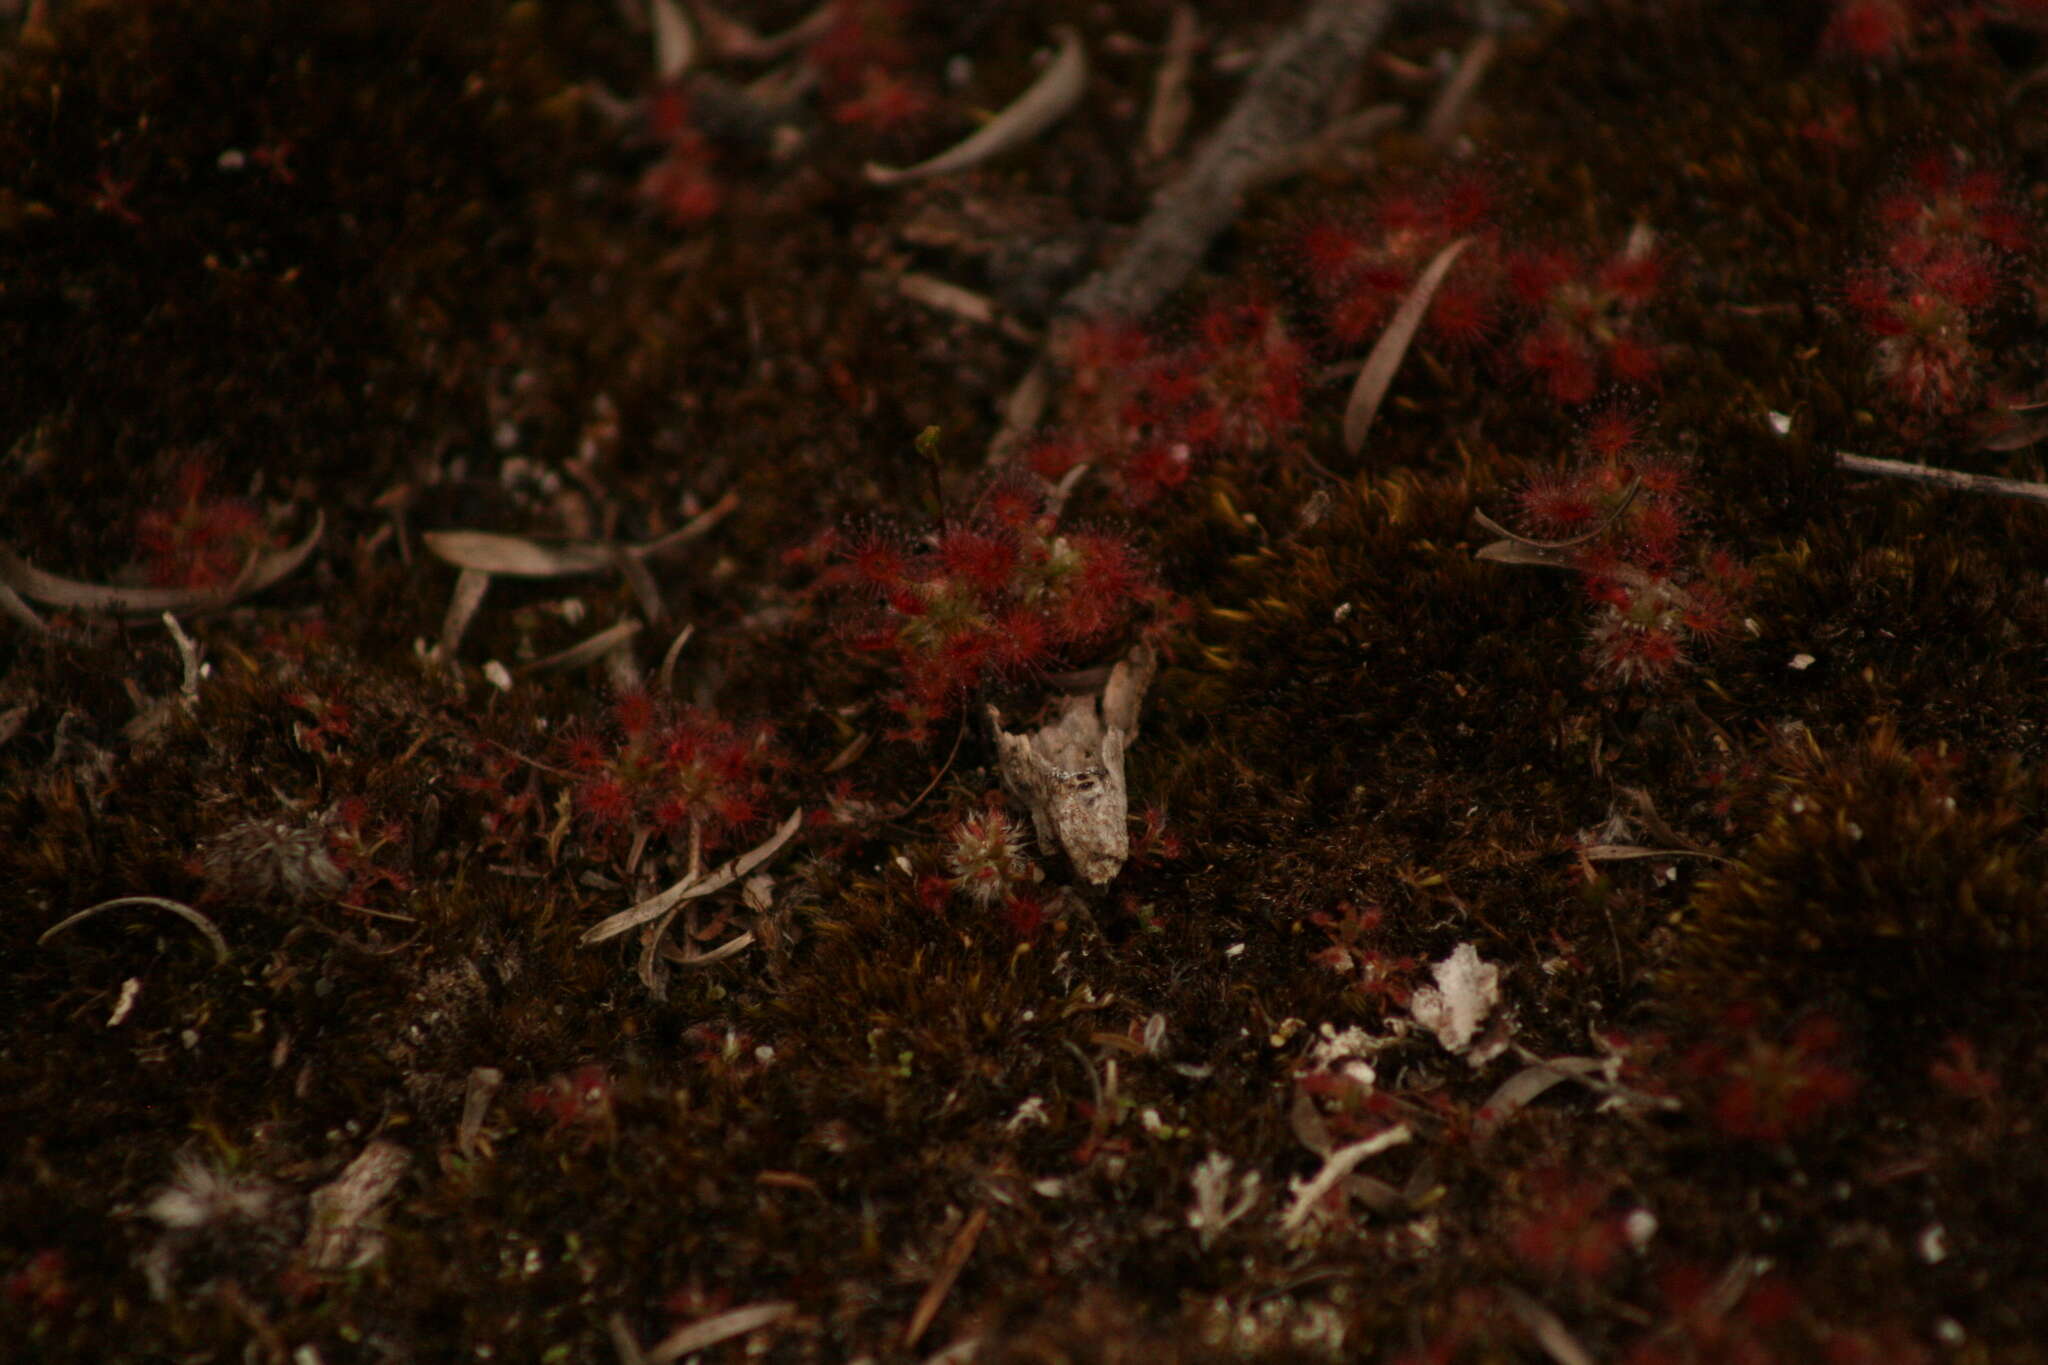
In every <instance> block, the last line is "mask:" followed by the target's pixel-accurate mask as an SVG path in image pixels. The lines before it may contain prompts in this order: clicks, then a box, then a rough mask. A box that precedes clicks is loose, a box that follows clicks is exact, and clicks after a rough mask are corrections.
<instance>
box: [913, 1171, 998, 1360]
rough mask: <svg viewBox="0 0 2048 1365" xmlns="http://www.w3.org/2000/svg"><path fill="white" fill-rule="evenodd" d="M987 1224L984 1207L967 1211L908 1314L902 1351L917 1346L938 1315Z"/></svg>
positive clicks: (986, 1211) (985, 1208)
mask: <svg viewBox="0 0 2048 1365" xmlns="http://www.w3.org/2000/svg"><path fill="white" fill-rule="evenodd" d="M987 1226H988V1209H987V1207H986V1206H984V1207H982V1208H978V1209H976V1210H975V1211H974V1212H973V1213H971V1214H969V1215H968V1216H967V1221H966V1222H965V1223H963V1224H962V1225H961V1227H960V1231H959V1232H957V1233H955V1234H954V1235H953V1244H952V1245H951V1246H949V1247H947V1248H946V1258H945V1259H944V1260H943V1261H941V1262H939V1273H938V1274H936V1275H934V1276H933V1277H932V1282H931V1285H930V1287H929V1288H927V1289H926V1290H925V1291H924V1297H923V1298H921V1299H919V1300H918V1301H917V1311H916V1312H914V1313H912V1314H911V1315H910V1326H909V1327H907V1328H906V1329H904V1332H903V1349H904V1350H906V1351H907V1350H909V1349H910V1348H911V1347H913V1346H915V1345H917V1339H918V1338H919V1337H921V1336H923V1335H924V1331H925V1328H927V1327H929V1326H931V1325H932V1319H933V1318H936V1317H937V1316H938V1315H939V1306H940V1305H941V1304H943V1303H945V1301H946V1295H947V1294H949V1293H951V1292H952V1289H953V1281H955V1280H957V1279H959V1278H960V1271H961V1270H962V1269H963V1268H964V1267H965V1266H966V1265H967V1258H968V1257H969V1256H972V1255H973V1254H974V1244H975V1243H976V1242H978V1241H980V1240H981V1230H982V1229H983V1228H985V1227H987Z"/></svg>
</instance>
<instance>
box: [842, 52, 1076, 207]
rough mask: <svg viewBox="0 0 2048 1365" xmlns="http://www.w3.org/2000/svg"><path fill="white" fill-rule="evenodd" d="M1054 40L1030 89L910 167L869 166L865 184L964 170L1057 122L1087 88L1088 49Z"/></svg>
mask: <svg viewBox="0 0 2048 1365" xmlns="http://www.w3.org/2000/svg"><path fill="white" fill-rule="evenodd" d="M1059 40H1060V50H1059V53H1058V55H1057V56H1055V57H1054V58H1053V59H1052V63H1051V64H1050V65H1049V66H1047V67H1046V68H1045V70H1044V71H1043V72H1041V73H1040V74H1039V77H1038V79H1037V80H1035V81H1033V82H1032V83H1031V88H1030V89H1028V90H1026V91H1025V92H1024V93H1023V94H1022V95H1019V96H1018V97H1017V99H1016V101H1015V102H1014V103H1012V104H1011V105H1010V106H1009V108H1007V109H1005V110H1003V112H1002V113H1000V114H997V115H996V116H995V117H994V118H992V119H990V120H989V121H988V122H987V123H985V124H983V125H982V126H981V128H979V129H978V130H976V131H975V132H974V133H973V134H971V135H970V136H969V137H967V138H966V139H965V140H964V141H962V142H959V143H957V144H955V145H954V146H952V147H949V148H948V149H946V150H945V151H943V152H940V153H939V154H938V155H937V156H935V157H932V158H931V159H930V160H927V161H920V162H918V163H917V164H916V165H915V166H879V165H876V164H874V163H873V162H870V163H868V167H867V177H868V180H869V181H870V182H872V183H874V184H877V185H895V184H900V183H902V182H903V181H906V180H921V179H923V178H925V177H926V176H933V175H950V174H952V173H953V172H954V171H964V170H966V169H967V168H968V167H970V166H977V165H980V164H981V163H982V162H984V161H986V160H988V159H989V158H990V157H992V156H996V155H999V154H1000V153H1003V152H1006V151H1008V150H1009V149H1010V148H1012V147H1017V146H1021V145H1022V144H1024V143H1026V142H1029V141H1030V140H1031V139H1032V138H1035V137H1037V136H1038V135H1039V134H1040V133H1042V132H1044V131H1045V130H1046V129H1047V128H1050V127H1051V126H1052V125H1053V124H1055V123H1057V122H1059V121H1060V119H1061V118H1063V117H1065V115H1066V113H1067V111H1068V110H1070V109H1072V108H1073V107H1074V105H1075V104H1076V103H1077V102H1079V100H1080V98H1081V92H1082V91H1083V90H1084V89H1086V88H1087V85H1088V50H1087V47H1086V45H1084V44H1083V43H1082V41H1081V35H1080V34H1079V33H1078V32H1077V31H1075V30H1074V29H1072V28H1066V27H1062V28H1061V29H1060V30H1059Z"/></svg>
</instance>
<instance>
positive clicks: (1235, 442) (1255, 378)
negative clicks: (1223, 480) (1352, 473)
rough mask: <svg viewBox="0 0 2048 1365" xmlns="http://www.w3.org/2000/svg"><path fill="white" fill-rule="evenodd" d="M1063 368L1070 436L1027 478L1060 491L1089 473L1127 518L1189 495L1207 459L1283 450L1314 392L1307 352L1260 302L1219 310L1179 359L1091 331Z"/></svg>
mask: <svg viewBox="0 0 2048 1365" xmlns="http://www.w3.org/2000/svg"><path fill="white" fill-rule="evenodd" d="M1062 360H1063V362H1064V364H1065V366H1066V369H1067V372H1068V382H1067V384H1066V385H1065V387H1064V389H1063V391H1062V393H1061V397H1060V415H1061V421H1060V424H1059V426H1058V427H1057V428H1056V429H1055V430H1054V431H1053V433H1052V434H1050V435H1049V436H1047V437H1046V438H1045V439H1043V440H1041V441H1039V442H1038V443H1036V444H1035V445H1033V446H1032V447H1031V448H1030V449H1029V450H1027V451H1026V452H1025V454H1024V457H1023V460H1024V464H1025V467H1026V468H1028V469H1029V470H1030V471H1031V472H1032V473H1033V474H1034V475H1036V476H1037V477H1038V478H1040V479H1043V480H1044V481H1046V482H1047V483H1055V484H1056V483H1058V482H1059V481H1060V479H1061V478H1062V477H1064V476H1065V475H1066V474H1067V472H1068V471H1069V470H1071V469H1073V468H1074V467H1076V466H1077V465H1081V464H1087V465H1090V466H1091V467H1093V468H1094V469H1095V470H1096V471H1097V472H1098V474H1099V475H1100V476H1101V477H1102V479H1103V481H1104V482H1105V483H1107V484H1108V485H1109V486H1110V487H1112V488H1113V489H1115V490H1116V492H1117V493H1118V495H1119V496H1120V497H1121V498H1122V500H1123V502H1124V504H1125V506H1127V507H1143V506H1145V505H1147V504H1149V503H1152V502H1154V501H1155V500H1157V499H1158V498H1160V497H1161V496H1163V495H1165V494H1167V493H1170V492H1171V491H1173V490H1174V489H1176V488H1179V487H1180V486H1181V485H1182V484H1184V483H1186V482H1187V479H1188V476H1189V474H1190V473H1191V472H1192V471H1193V469H1194V466H1195V463H1196V461H1197V459H1198V458H1199V457H1200V456H1202V455H1205V454H1209V453H1213V452H1217V451H1232V450H1234V451H1245V452H1251V453H1256V452H1259V451H1263V450H1267V449H1269V448H1272V447H1274V446H1277V445H1279V444H1281V443H1282V442H1284V441H1285V440H1287V439H1288V438H1289V437H1290V436H1291V435H1292V434H1293V432H1294V430H1295V429H1296V428H1297V427H1298V426H1299V425H1300V424H1301V419H1302V406H1303V396H1304V394H1305V393H1306V391H1307V387H1308V352H1307V350H1306V349H1305V348H1304V347H1303V346H1302V345H1301V343H1300V342H1299V341H1297V340H1296V339H1295V337H1294V335H1293V334H1292V333H1291V332H1290V331H1289V329H1288V326H1287V323H1286V320H1285V319H1284V318H1282V317H1281V315H1280V310H1279V309H1278V308H1277V307H1276V306H1275V305H1274V304H1273V303H1272V302H1270V301H1269V300H1267V299H1264V298H1260V297H1251V298H1241V299H1237V300H1234V301H1226V302H1222V303H1218V304H1216V305H1214V306H1212V307H1210V308H1209V309H1207V310H1206V311H1204V312H1203V313H1202V314H1201V315H1200V316H1199V317H1198V318H1197V319H1196V321H1195V325H1194V328H1193V336H1192V338H1191V339H1190V340H1189V341H1188V342H1186V343H1185V344H1184V345H1180V346H1176V347H1173V348H1172V349H1163V348H1162V347H1161V346H1160V345H1159V343H1158V342H1157V341H1155V340H1154V338H1153V337H1152V336H1151V335H1150V334H1149V333H1147V332H1146V331H1145V330H1144V329H1142V328H1140V327H1137V326H1135V325H1133V324H1130V323H1126V322H1120V321H1115V320H1108V319H1098V320H1095V321H1092V322H1089V323H1085V324H1083V325H1081V326H1080V327H1077V328H1076V329H1075V330H1074V331H1073V332H1072V334H1071V335H1070V336H1069V337H1068V338H1067V339H1066V341H1065V343H1064V345H1063V347H1062Z"/></svg>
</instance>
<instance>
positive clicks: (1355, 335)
mask: <svg viewBox="0 0 2048 1365" xmlns="http://www.w3.org/2000/svg"><path fill="white" fill-rule="evenodd" d="M1498 210H1499V204H1498V199H1497V196H1496V194H1495V193H1494V190H1493V187H1492V185H1491V184H1489V183H1488V182H1487V181H1486V180H1484V179H1482V178H1480V177H1477V176H1464V177H1458V178H1454V179H1451V180H1447V181H1444V182H1442V183H1440V184H1437V185H1434V186H1430V187H1428V188H1425V189H1422V190H1417V191H1408V192H1396V193H1392V194H1389V195H1387V196H1386V197H1384V198H1383V199H1381V200H1380V201H1379V202H1378V203H1377V204H1375V205H1373V206H1372V207H1371V209H1370V210H1368V211H1366V212H1362V213H1356V212H1354V213H1350V214H1339V215H1332V216H1326V217H1323V218H1320V219H1317V220H1315V221H1313V222H1311V223H1310V224H1309V225H1308V226H1307V227H1306V228H1305V229H1304V230H1303V231H1302V232H1301V233H1300V234H1299V235H1298V236H1297V237H1296V239H1295V242H1294V245H1293V252H1292V254H1293V256H1294V258H1295V261H1296V265H1297V269H1298V270H1299V272H1300V274H1301V275H1302V276H1304V277H1305V278H1306V280H1307V282H1308V286H1309V289H1310V291H1311V292H1312V294H1313V296H1314V298H1315V312H1316V315H1317V317H1318V319H1319V320H1320V322H1321V324H1322V326H1323V329H1324V330H1325V331H1326V332H1327V333H1328V334H1329V335H1330V337H1331V338H1332V339H1333V340H1335V341H1337V342H1339V343H1341V344H1343V345H1344V346H1346V347H1347V348H1355V347H1357V346H1358V345H1360V344H1362V343H1364V342H1367V341H1369V340H1371V339H1372V338H1373V337H1375V336H1377V335H1378V334H1379V333H1380V332H1381V331H1382V330H1384V328H1385V327H1386V325H1387V322H1388V320H1389V319H1390V318H1391V317H1392V316H1393V312H1394V309H1395V308H1397V307H1398V306H1400V303H1401V300H1402V299H1403V298H1404V297H1406V296H1407V294H1408V292H1409V290H1410V289H1411V288H1413V286H1414V284H1415V280H1416V277H1417V276H1418V275H1420V274H1421V273H1422V271H1423V269H1424V268H1425V267H1426V266H1428V264H1429V262H1430V260H1431V258H1433V257H1434V256H1435V255H1436V254H1437V252H1439V251H1441V250H1442V249H1443V248H1444V247H1446V246H1448V245H1449V244H1450V243H1451V242H1453V241H1455V240H1456V239H1458V238H1460V237H1464V236H1468V235H1472V236H1476V237H1477V238H1478V240H1477V241H1475V242H1474V243H1473V245H1472V246H1471V247H1469V248H1467V249H1466V251H1465V252H1464V253H1463V254H1462V255H1461V256H1460V257H1459V258H1458V260H1457V263H1456V264H1454V265H1453V266H1452V267H1451V270H1450V273H1449V274H1448V275H1446V276H1445V277H1444V281H1443V284H1442V285H1441V286H1439V288H1438V290H1437V293H1436V297H1435V299H1433V300H1432V301H1431V303H1430V308H1429V313H1428V315H1427V316H1426V317H1425V318H1424V321H1423V327H1424V332H1425V334H1426V335H1427V336H1428V337H1430V338H1431V339H1432V340H1433V341H1435V342H1437V343H1438V344H1439V345H1443V346H1445V347H1448V348H1450V349H1453V350H1468V349H1472V348H1474V347H1476V346H1478V345H1479V344H1480V343H1482V342H1484V341H1485V340H1486V339H1487V338H1488V337H1489V336H1490V335H1491V334H1492V333H1493V330H1494V327H1495V324H1496V321H1497V318H1498V315H1499V311H1500V289H1501V277H1500V265H1499V253H1498V249H1497V243H1496V233H1495V231H1494V220H1495V219H1496V217H1497V216H1498Z"/></svg>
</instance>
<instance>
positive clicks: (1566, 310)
mask: <svg viewBox="0 0 2048 1365" xmlns="http://www.w3.org/2000/svg"><path fill="white" fill-rule="evenodd" d="M1506 273H1507V281H1508V291H1509V294H1510V295H1511V296H1512V297H1513V299H1514V300H1515V302H1516V304H1517V305H1518V306H1519V308H1520V309H1521V311H1522V313H1523V314H1524V316H1525V317H1526V318H1527V319H1528V325H1527V328H1526V330H1525V331H1524V332H1523V333H1522V336H1521V340H1520V341H1518V342H1517V343H1516V344H1515V347H1514V351H1513V356H1514V360H1515V363H1516V364H1517V365H1519V366H1520V367H1521V369H1522V370H1523V371H1524V372H1525V373H1527V374H1529V375H1530V376H1532V377H1533V378H1536V379H1538V380H1540V381H1541V382H1542V384H1543V387H1544V389H1545V391H1546V392H1548V393H1549V394H1550V396H1551V397H1552V398H1553V399H1555V400H1556V401H1558V402H1560V403H1572V404H1577V403H1587V402H1591V401H1592V400H1593V397H1594V396H1595V395H1596V394H1597V393H1599V391H1600V389H1601V387H1602V386H1603V385H1606V384H1609V383H1620V384H1633V385H1642V384H1650V383H1654V382H1655V381H1656V379H1657V377H1658V374H1659V372H1660V371H1661V369H1662V367H1663V360H1662V348H1661V347H1660V346H1659V344H1658V342H1657V338H1656V335H1655V333H1653V332H1652V331H1651V330H1650V328H1649V325H1648V323H1647V322H1646V320H1645V318H1644V314H1645V312H1646V311H1647V310H1648V308H1649V306H1650V305H1651V304H1652V303H1653V302H1654V301H1655V299H1656V297H1657V294H1658V291H1659V290H1660V289H1661V288H1662V287H1663V282H1664V262H1663V260H1662V258H1661V257H1659V256H1658V255H1657V253H1656V252H1655V251H1654V250H1652V249H1650V248H1649V247H1648V246H1647V245H1645V244H1643V243H1641V242H1636V241H1631V242H1630V243H1629V244H1628V245H1626V246H1624V247H1623V248H1622V249H1621V250H1620V251H1618V252H1616V253H1615V254H1614V255H1612V256H1610V257H1608V258H1607V259H1606V260H1605V261H1601V262H1597V263H1595V262H1592V261H1588V260H1587V259H1585V258H1584V257H1581V256H1579V255H1577V254H1575V253H1572V252H1569V251H1562V250H1555V249H1551V250H1535V251H1520V252H1516V253H1514V254H1512V255H1511V256H1509V258H1508V261H1507V265H1506Z"/></svg>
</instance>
